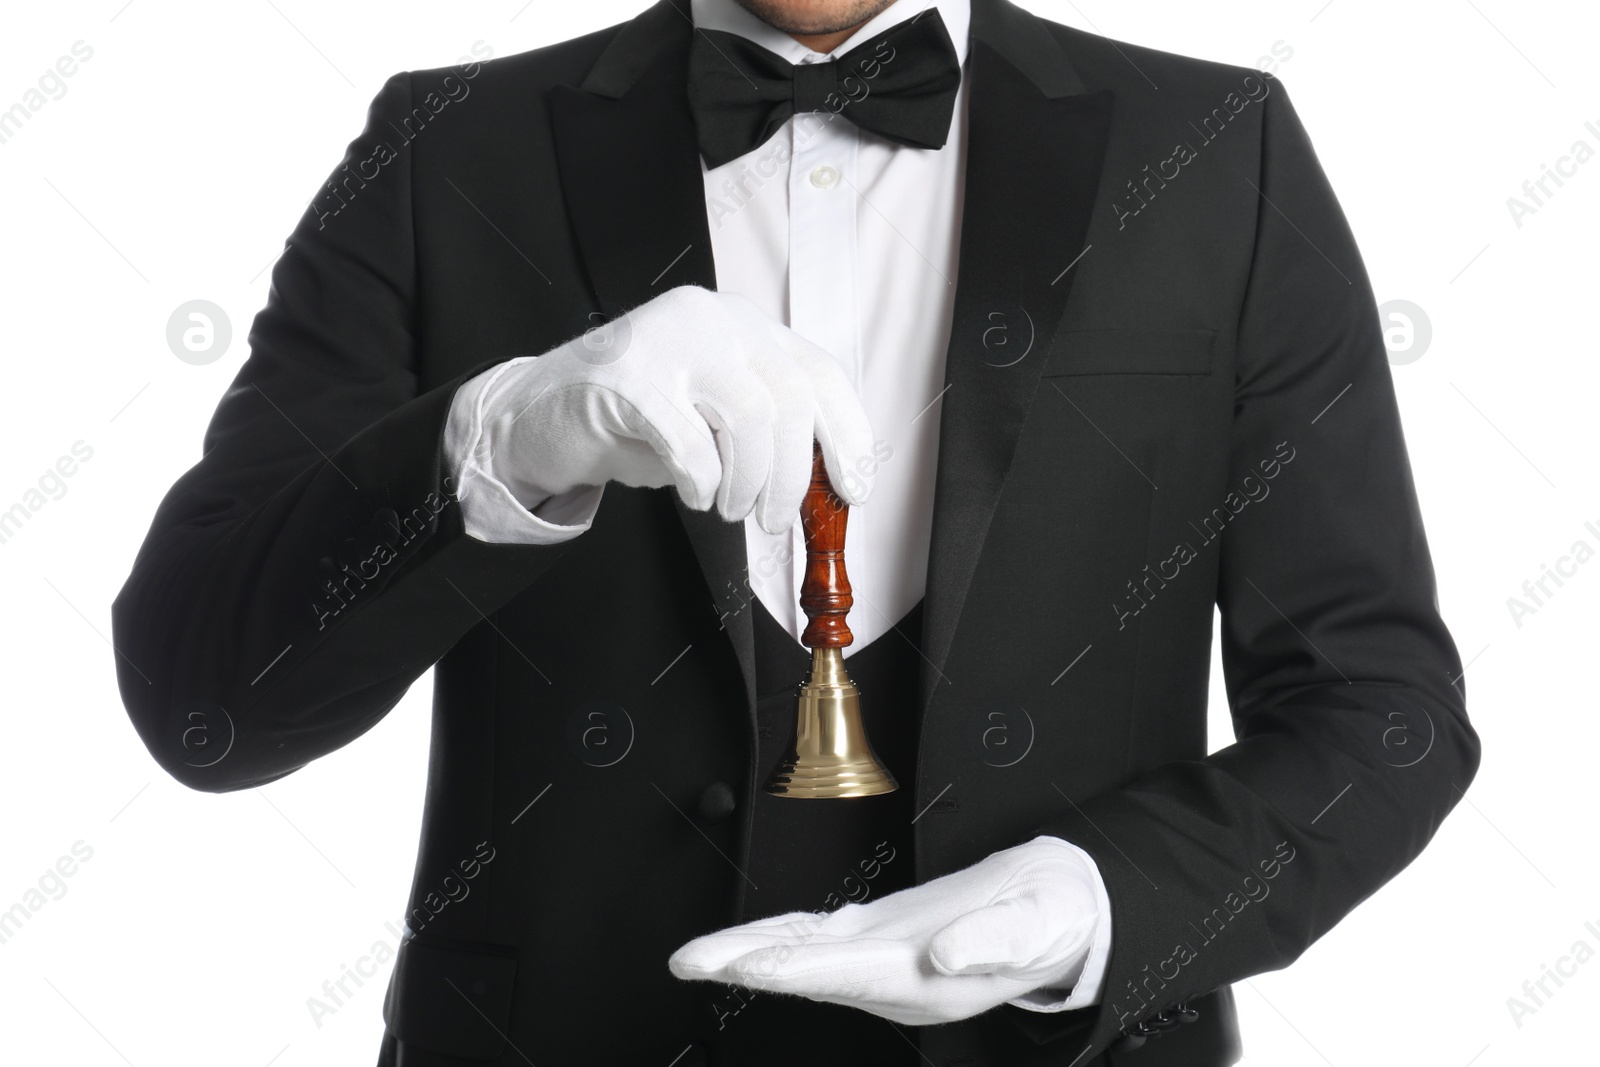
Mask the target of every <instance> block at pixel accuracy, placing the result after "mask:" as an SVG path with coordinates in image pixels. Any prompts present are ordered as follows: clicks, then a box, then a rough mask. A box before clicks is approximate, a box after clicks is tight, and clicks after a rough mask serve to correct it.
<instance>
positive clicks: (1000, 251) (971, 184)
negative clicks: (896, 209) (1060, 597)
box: [922, 0, 1111, 707]
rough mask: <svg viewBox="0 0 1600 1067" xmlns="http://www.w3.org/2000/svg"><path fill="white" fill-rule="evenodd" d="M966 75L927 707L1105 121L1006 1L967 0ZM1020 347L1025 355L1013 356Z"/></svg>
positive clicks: (1082, 218)
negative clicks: (1006, 339) (1027, 346)
mask: <svg viewBox="0 0 1600 1067" xmlns="http://www.w3.org/2000/svg"><path fill="white" fill-rule="evenodd" d="M967 76H968V77H970V78H971V96H970V99H969V102H968V109H969V110H968V142H967V172H966V194H965V207H964V209H963V221H962V234H961V250H960V259H959V266H958V273H957V281H956V299H955V310H954V315H953V319H952V327H951V336H950V347H949V351H948V354H947V358H946V370H945V381H946V384H947V386H948V391H947V392H946V393H945V394H944V400H943V410H942V412H941V416H940V432H939V459H938V471H937V475H936V481H935V490H934V515H933V539H932V544H931V546H930V553H929V564H928V587H927V595H926V606H925V609H924V619H925V621H924V630H923V645H924V652H925V654H926V657H927V663H926V664H925V666H924V669H923V686H922V694H923V700H924V707H926V706H927V702H928V701H930V700H931V699H932V695H933V691H934V689H935V687H936V686H937V684H938V683H939V682H940V681H945V680H947V679H945V678H944V676H943V673H942V672H943V668H944V665H945V662H946V661H947V659H948V657H949V654H950V648H951V644H952V642H953V641H954V638H955V633H956V628H957V624H958V621H959V619H960V615H961V608H962V605H963V603H964V602H965V600H966V595H967V590H968V588H969V586H970V585H971V582H972V576H973V572H974V571H975V570H976V568H977V564H978V558H979V555H980V553H981V551H982V549H983V543H984V539H985V536H986V534H987V532H988V529H989V522H990V520H991V518H992V517H993V515H994V510H995V506H996V504H997V503H998V501H999V498H1000V493H1001V489H1002V488H1003V486H1004V484H1005V479H1006V474H1007V472H1008V471H1009V470H1010V467H1011V460H1012V456H1013V454H1014V452H1015V449H1016V443H1017V438H1018V436H1019V434H1020V433H1021V431H1022V424H1023V421H1024V419H1025V418H1026V417H1027V413H1028V407H1029V405H1030V404H1031V403H1032V401H1033V396H1034V393H1035V391H1036V389H1037V387H1038V385H1039V377H1040V372H1041V370H1042V368H1043V367H1044V365H1045V356H1046V354H1047V352H1046V350H1047V348H1048V345H1049V340H1050V338H1051V336H1052V334H1053V333H1054V331H1055V328H1056V324H1057V323H1058V321H1059V320H1060V318H1061V315H1062V311H1063V309H1064V308H1065V307H1066V303H1067V296H1068V294H1069V293H1070V292H1071V289H1072V281H1073V278H1074V277H1075V273H1076V264H1077V261H1078V259H1079V257H1080V256H1082V255H1083V254H1084V252H1085V247H1084V238H1085V234H1086V232H1087V231H1088V228H1089V219H1090V216H1091V213H1092V210H1093V208H1094V204H1095V196H1096V192H1097V189H1098V186H1099V180H1100V170H1101V165H1102V162H1103V159H1104V156H1105V147H1106V137H1107V132H1108V129H1109V126H1110V115H1111V94H1110V93H1109V92H1095V93H1091V92H1089V91H1088V90H1087V89H1086V88H1085V86H1084V85H1083V83H1082V82H1081V81H1080V80H1079V78H1078V76H1077V75H1076V74H1075V73H1074V72H1073V69H1072V67H1071V65H1070V64H1069V63H1068V61H1067V59H1066V56H1065V55H1064V54H1063V53H1062V51H1061V48H1060V46H1059V45H1058V44H1057V43H1056V40H1055V37H1054V36H1053V35H1052V33H1051V31H1050V29H1049V28H1048V27H1047V26H1046V25H1045V24H1044V23H1043V22H1041V21H1040V20H1039V19H1037V18H1035V17H1034V16H1032V15H1030V14H1027V13H1026V12H1024V11H1022V10H1020V9H1019V8H1016V7H1014V6H1012V5H1011V4H1010V3H1007V2H1006V0H974V2H973V5H972V31H971V46H970V51H969V54H968V61H967ZM997 329H999V330H1004V331H1006V332H1008V333H1009V334H1010V343H1009V344H1008V345H1006V346H1005V347H997V346H995V345H993V344H992V339H993V338H994V337H995V336H996V332H995V331H996V330H997ZM1023 338H1026V339H1027V340H1028V341H1029V342H1030V343H1031V344H1032V346H1033V350H1032V351H1031V352H1030V353H1029V354H1028V355H1027V356H1026V357H1024V358H1022V359H1020V360H1019V359H1017V356H1016V353H1017V352H1018V350H1019V349H1022V348H1023V347H1024V346H1023V345H1022V344H1020V343H1019V342H1020V341H1021V340H1022V339H1023ZM986 339H988V340H989V342H990V343H986Z"/></svg>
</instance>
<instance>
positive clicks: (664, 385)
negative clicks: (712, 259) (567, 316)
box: [445, 285, 872, 544]
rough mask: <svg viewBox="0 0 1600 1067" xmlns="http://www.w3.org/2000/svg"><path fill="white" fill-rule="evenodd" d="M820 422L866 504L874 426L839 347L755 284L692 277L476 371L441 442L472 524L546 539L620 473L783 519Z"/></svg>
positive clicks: (771, 521)
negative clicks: (864, 465) (788, 314)
mask: <svg viewBox="0 0 1600 1067" xmlns="http://www.w3.org/2000/svg"><path fill="white" fill-rule="evenodd" d="M813 437H815V438H816V440H817V441H818V442H820V443H821V445H822V454H823V458H824V461H825V462H826V464H827V468H828V474H829V477H830V480H831V481H832V482H833V485H834V487H835V490H836V491H838V493H839V495H840V496H841V497H843V498H844V499H845V500H846V501H847V502H848V503H850V504H860V503H862V502H863V501H864V500H865V499H866V495H867V490H868V488H869V486H868V485H867V483H866V481H865V480H864V479H861V478H858V477H855V476H854V470H855V468H856V464H857V463H858V462H860V461H861V460H862V458H863V457H867V456H869V455H870V454H871V452H872V430H871V427H870V425H869V424H868V422H867V414H866V411H865V410H864V409H863V408H862V406H861V401H860V400H859V398H858V397H857V396H856V393H855V389H854V387H853V386H852V385H851V384H850V381H849V379H848V378H847V377H846V376H845V373H844V370H843V369H842V368H841V367H840V366H839V363H838V361H837V360H835V359H834V358H833V357H832V356H831V355H829V354H828V353H827V352H826V351H825V350H823V349H821V348H819V347H817V346H816V345H814V344H812V343H811V342H809V341H807V340H805V339H804V338H802V337H801V336H800V335H799V334H797V333H795V332H794V331H793V330H790V329H789V328H788V327H786V326H784V325H782V324H781V323H778V322H776V321H774V320H772V319H771V318H769V317H768V316H766V315H765V314H763V313H762V312H761V311H759V310H758V309H757V308H756V306H755V305H754V304H752V303H751V302H750V301H749V300H747V299H746V298H744V297H742V296H739V295H737V294H733V293H717V292H712V291H710V290H707V289H701V288H698V287H696V286H687V285H686V286H681V287H679V288H677V289H672V290H669V291H667V292H665V293H663V294H661V295H660V296H658V297H656V298H655V299H653V300H651V301H650V302H649V303H647V304H644V305H642V306H640V307H638V308H635V309H634V310H633V311H631V312H628V313H627V314H626V315H624V316H622V317H621V318H619V319H618V320H615V321H613V322H612V323H609V324H608V325H606V326H604V327H602V328H600V329H599V330H595V331H591V332H590V333H588V334H585V335H584V336H582V337H579V338H576V339H574V340H573V341H571V342H569V343H567V344H565V345H563V346H561V347H560V348H557V349H553V350H552V351H550V352H548V353H545V354H544V355H542V356H537V357H529V356H524V357H521V358H518V359H512V360H508V361H506V362H505V363H501V364H498V365H497V366H495V367H493V368H491V369H490V370H488V371H485V372H484V373H483V374H480V375H478V376H477V377H475V378H473V379H472V380H470V381H468V382H467V383H466V384H464V385H463V386H462V387H461V388H460V389H459V390H458V391H457V393H456V396H455V399H454V401H453V403H452V405H451V410H450V416H449V419H448V420H447V422H446V427H445V451H446V453H447V456H448V458H449V460H450V461H451V462H452V465H453V466H454V468H455V470H456V472H457V482H458V485H459V488H458V492H457V496H458V498H459V499H460V501H461V507H462V517H463V520H464V521H465V524H466V529H467V533H469V534H470V535H472V536H474V537H477V538H478V539H480V540H485V541H515V542H520V543H532V544H549V543H554V542H557V541H563V540H567V539H568V538H570V537H574V536H576V535H577V534H579V533H581V532H582V531H583V530H585V529H587V528H588V525H589V521H590V520H591V519H592V518H593V516H594V511H595V509H596V508H597V507H598V505H599V498H600V492H601V487H603V486H604V485H605V483H606V482H610V481H616V482H621V483H623V484H624V485H633V486H651V487H659V486H666V485H673V486H676V487H677V490H678V494H679V495H680V496H681V497H682V498H683V501H684V503H685V504H687V505H688V506H689V507H691V508H694V509H696V510H699V511H705V510H708V509H710V508H711V507H712V506H713V505H715V506H716V508H717V511H718V513H719V514H721V515H722V517H723V518H725V519H727V520H729V521H730V522H732V521H737V520H740V519H743V518H745V517H746V516H747V515H750V514H752V513H754V515H755V517H756V521H757V522H758V523H760V525H761V527H762V529H764V530H767V531H769V532H771V533H780V532H782V531H784V530H787V529H789V528H790V527H791V526H793V525H794V522H795V520H796V518H797V517H798V515H799V513H800V504H801V500H802V498H803V497H804V496H805V491H806V486H807V485H808V484H809V482H810V480H811V442H812V438H813ZM533 509H537V514H536V513H534V510H533Z"/></svg>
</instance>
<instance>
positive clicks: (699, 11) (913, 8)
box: [689, 0, 972, 65]
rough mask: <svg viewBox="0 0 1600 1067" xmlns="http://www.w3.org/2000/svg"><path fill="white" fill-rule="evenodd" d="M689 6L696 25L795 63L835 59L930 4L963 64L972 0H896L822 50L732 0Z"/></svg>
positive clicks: (693, 1)
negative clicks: (832, 46) (840, 41)
mask: <svg viewBox="0 0 1600 1067" xmlns="http://www.w3.org/2000/svg"><path fill="white" fill-rule="evenodd" d="M689 6H690V10H691V12H692V13H693V16H694V24H695V28H696V29H702V30H724V31H726V32H728V33H736V34H738V35H739V36H740V37H743V38H745V39H746V40H748V41H750V42H751V43H752V44H756V45H759V46H760V47H762V48H765V49H766V50H767V51H769V52H771V53H773V54H774V55H777V56H778V57H779V58H781V59H784V60H787V61H788V62H790V63H794V64H796V65H799V64H801V63H819V62H821V61H823V60H825V59H837V58H839V57H840V56H842V55H844V54H846V53H847V52H849V51H850V50H851V49H852V48H854V47H855V46H856V45H858V44H861V43H862V42H864V41H868V40H871V39H872V38H873V37H876V36H877V35H878V34H880V33H882V32H883V31H884V30H887V29H889V28H890V27H891V26H898V25H899V24H900V23H902V22H906V21H908V20H910V19H913V18H915V17H916V16H917V15H920V14H921V13H922V12H924V11H927V10H928V9H929V8H937V9H938V11H939V17H940V18H941V19H943V20H944V25H945V29H947V30H949V31H950V42H951V43H952V44H954V45H955V48H956V62H957V63H958V64H963V63H965V62H966V59H967V29H968V27H969V26H970V24H971V22H972V2H971V0H895V2H894V3H892V4H890V5H889V6H888V7H886V8H884V9H883V10H882V11H880V12H878V14H877V16H876V17H875V18H873V19H872V21H870V22H868V23H867V24H866V25H865V26H862V27H861V28H860V29H859V30H857V31H856V32H855V33H853V34H851V36H850V39H849V40H847V41H845V42H844V43H843V44H841V45H840V46H839V47H838V48H835V49H834V50H833V51H832V52H828V53H822V52H814V51H812V50H811V49H809V48H807V47H806V46H805V45H803V44H801V43H800V42H799V41H797V40H795V39H794V38H793V37H790V36H789V35H788V34H787V33H784V32H783V31H782V30H779V29H776V28H774V27H772V26H769V25H768V24H767V23H765V22H762V21H761V20H760V19H758V18H756V17H755V16H754V15H752V14H751V13H750V12H748V11H746V10H745V9H744V8H742V7H740V6H739V5H738V4H737V3H735V2H734V0H690V5H689Z"/></svg>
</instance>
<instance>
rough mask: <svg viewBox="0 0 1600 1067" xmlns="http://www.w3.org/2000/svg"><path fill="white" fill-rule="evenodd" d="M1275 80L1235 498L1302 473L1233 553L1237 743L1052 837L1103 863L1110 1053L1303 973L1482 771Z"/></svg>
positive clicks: (1363, 333) (1248, 304)
mask: <svg viewBox="0 0 1600 1067" xmlns="http://www.w3.org/2000/svg"><path fill="white" fill-rule="evenodd" d="M1271 84H1272V85H1273V88H1274V91H1273V92H1272V93H1271V95H1269V96H1268V97H1267V98H1266V99H1265V100H1264V102H1263V106H1264V113H1263V117H1262V119H1261V122H1262V131H1263V132H1262V144H1261V155H1260V173H1259V174H1251V175H1241V176H1240V180H1250V181H1252V182H1253V183H1254V184H1255V185H1256V186H1257V187H1258V191H1259V193H1260V194H1261V195H1260V196H1259V198H1258V216H1257V228H1256V240H1255V249H1254V259H1253V262H1252V265H1251V271H1250V278H1249V282H1248V286H1247V289H1246V293H1245V297H1244V300H1243V306H1242V307H1241V309H1240V319H1239V329H1238V353H1237V355H1238V359H1237V365H1236V381H1235V389H1236V393H1235V402H1234V425H1233V436H1232V444H1231V459H1230V464H1231V475H1230V480H1229V485H1231V486H1238V485H1240V484H1241V483H1242V482H1244V479H1246V478H1247V477H1249V476H1254V477H1255V479H1256V482H1259V481H1260V480H1261V478H1262V476H1263V475H1266V476H1267V477H1272V475H1273V474H1274V473H1277V472H1274V471H1272V470H1271V466H1270V465H1271V464H1274V463H1277V464H1281V463H1283V462H1284V461H1285V459H1288V460H1290V461H1291V462H1292V467H1289V468H1288V469H1284V470H1282V471H1281V476H1280V477H1276V478H1275V480H1273V481H1272V490H1271V495H1270V497H1268V498H1265V499H1262V500H1260V501H1259V502H1256V503H1254V504H1252V506H1250V507H1248V508H1243V509H1242V510H1240V511H1239V513H1238V515H1237V517H1236V518H1235V519H1234V520H1233V522H1232V524H1231V525H1230V526H1229V528H1228V529H1227V532H1226V533H1225V534H1223V535H1222V541H1221V559H1220V568H1221V569H1220V576H1219V579H1218V589H1217V603H1218V606H1219V608H1220V611H1221V616H1222V659H1223V666H1224V671H1225V677H1226V682H1227V690H1228V698H1229V706H1230V711H1231V713H1232V717H1233V721H1234V728H1235V735H1236V743H1235V744H1233V745H1231V746H1228V747H1226V748H1224V749H1221V750H1220V751H1218V752H1216V753H1214V754H1212V755H1211V756H1209V757H1207V758H1205V759H1201V760H1195V761H1189V762H1181V763H1173V764H1169V765H1165V766H1162V767H1159V768H1157V769H1155V770H1154V771H1152V772H1150V773H1148V774H1146V775H1144V776H1142V777H1141V778H1139V779H1137V780H1135V781H1134V782H1132V783H1131V784H1129V785H1127V786H1126V787H1124V788H1120V789H1117V790H1115V791H1112V792H1110V793H1108V794H1103V795H1100V796H1097V797H1093V798H1090V799H1088V800H1085V801H1083V802H1082V803H1081V804H1080V805H1077V806H1075V807H1069V809H1068V810H1067V811H1066V812H1065V813H1064V814H1063V816H1062V817H1061V818H1059V819H1057V820H1055V821H1054V823H1053V825H1051V826H1048V827H1047V828H1046V832H1049V833H1054V834H1056V835H1057V836H1060V837H1063V838H1065V839H1067V840H1069V841H1072V842H1075V843H1076V844H1078V845H1080V846H1082V847H1083V848H1084V849H1085V850H1087V851H1088V852H1090V853H1091V854H1092V855H1093V856H1094V858H1095V861H1096V862H1097V864H1098V865H1099V868H1100V870H1101V872H1102V874H1103V875H1104V877H1105V880H1106V883H1107V887H1108V890H1109V893H1110V898H1111V904H1112V913H1113V929H1114V932H1115V936H1114V938H1113V945H1112V955H1111V961H1110V965H1109V969H1108V973H1107V976H1106V983H1105V991H1104V1000H1103V1003H1102V1005H1101V1006H1100V1008H1099V1009H1098V1012H1097V1014H1096V1016H1095V1018H1094V1024H1093V1026H1092V1027H1091V1028H1090V1045H1091V1048H1093V1049H1095V1050H1096V1051H1098V1050H1099V1049H1101V1048H1104V1047H1106V1046H1107V1045H1108V1044H1109V1043H1111V1042H1112V1041H1113V1040H1114V1039H1116V1038H1117V1035H1118V1032H1119V1031H1123V1032H1126V1033H1129V1034H1131V1035H1137V1034H1138V1033H1139V1024H1140V1023H1141V1022H1147V1023H1148V1022H1149V1021H1150V1020H1152V1019H1155V1020H1156V1022H1158V1023H1161V1022H1162V1020H1160V1019H1159V1018H1158V1017H1159V1016H1161V1015H1162V1014H1163V1013H1166V1014H1167V1020H1166V1021H1173V1020H1175V1018H1176V1016H1175V1015H1173V1014H1172V1011H1171V1009H1173V1008H1174V1007H1175V1006H1176V1005H1177V1004H1179V1003H1180V1002H1183V1001H1185V1000H1187V999H1190V998H1194V997H1197V996H1200V995H1202V994H1205V993H1207V992H1210V991H1212V990H1214V989H1217V988H1219V987H1222V986H1225V985H1227V984H1228V983H1230V982H1235V981H1238V980H1240V979H1243V978H1246V977H1249V976H1251V975H1254V974H1257V973H1260V972H1262V971H1270V970H1274V969H1277V968H1281V967H1284V966H1287V965H1288V964H1290V963H1291V962H1293V961H1294V960H1295V959H1296V958H1298V957H1299V955H1300V954H1301V953H1302V952H1304V951H1305V950H1306V948H1307V947H1308V946H1310V945H1311V943H1312V942H1313V941H1315V940H1316V939H1317V938H1318V937H1320V936H1322V934H1324V933H1325V932H1327V931H1328V930H1329V929H1330V928H1331V927H1332V926H1333V925H1334V924H1335V923H1337V922H1338V921H1339V920H1340V919H1341V918H1343V917H1344V916H1345V915H1346V914H1347V913H1348V912H1349V911H1350V910H1351V909H1352V908H1354V907H1355V906H1356V905H1357V904H1359V903H1360V902H1361V901H1362V900H1364V899H1365V898H1366V897H1367V896H1369V895H1370V894H1372V893H1373V892H1374V891H1376V890H1377V889H1378V888H1379V887H1380V886H1382V885H1383V884H1384V883H1385V882H1387V881H1388V880H1389V879H1391V878H1393V877H1394V876H1395V875H1396V874H1398V873H1399V872H1400V871H1401V870H1402V869H1403V868H1404V867H1405V866H1406V865H1407V864H1408V863H1410V862H1411V861H1412V860H1413V859H1414V858H1415V857H1416V856H1417V854H1418V853H1419V852H1420V851H1421V850H1422V849H1423V847H1424V846H1425V845H1426V844H1427V843H1428V841H1429V840H1430V839H1431V838H1432V836H1433V834H1434V832H1435V831H1436V830H1437V829H1438V827H1439V824H1440V822H1441V821H1442V820H1443V819H1444V817H1445V815H1446V814H1447V813H1448V812H1449V811H1450V810H1451V808H1452V807H1453V806H1454V805H1455V803H1456V801H1457V800H1458V799H1459V798H1460V796H1461V793H1462V791H1463V790H1465V789H1466V787H1467V785H1468V783H1469V782H1470V781H1471V780H1472V778H1473V775H1474V774H1475V772H1476V770H1477V766H1478V758H1479V746H1478V739H1477V735H1476V734H1475V733H1474V731H1473V729H1472V727H1471V726H1470V724H1469V723H1468V721H1467V714H1466V709H1465V702H1464V697H1463V691H1462V688H1461V674H1462V668H1461V664H1460V662H1459V659H1458V657H1457V654H1456V650H1455V647H1454V645H1453V643H1452V641H1451V638H1450V635H1449V633H1448V632H1447V630H1446V629H1445V625H1444V623H1443V622H1442V621H1441V619H1440V616H1439V611H1438V605H1437V601H1436V596H1435V589H1434V576H1433V566H1432V562H1431V560H1430V558H1429V554H1428V546H1427V542H1426V539H1425V537H1424V533H1423V527H1422V519H1421V516H1420V514H1419V513H1418V509H1417V501H1416V495H1415V491H1414V489H1413V486H1412V480H1411V472H1410V467H1409V464H1408V461H1407V457H1406V449H1405V442H1404V440H1403V438H1402V436H1401V429H1400V418H1399V414H1398V411H1397V408H1396V403H1395V395H1394V388H1393V383H1392V381H1391V378H1390V374H1389V368H1388V364H1387V361H1386V353H1385V348H1384V343H1383V338H1382V334H1381V327H1380V323H1379V321H1378V316H1377V314H1376V312H1375V309H1374V301H1373V297H1372V292H1371V288H1370V285H1369V283H1368V280H1367V277H1366V274H1365V272H1364V269H1363V267H1362V264H1361V260H1360V254H1359V252H1358V251H1357V248H1356V244H1355V241H1354V238H1353V237H1352V234H1351V232H1350V229H1349V226H1348V224H1347V223H1346V221H1345V219H1344V216H1343V213H1342V212H1341V211H1340V208H1339V205H1338V202H1337V200H1336V199H1335V197H1334V194H1333V191H1332V189H1331V188H1330V187H1329V185H1328V182H1327V180H1326V178H1325V177H1324V175H1323V173H1322V169H1321V167H1320V165H1319V164H1318V162H1317V159H1316V155H1315V153H1314V152H1313V150H1312V147H1311V144H1310V142H1309V140H1308V139H1307V136H1306V133H1305V131H1304V129H1303V128H1302V126H1301V124H1300V121H1299V119H1298V118H1297V117H1296V115H1295V113H1294V110H1293V108H1292V106H1291V105H1290V103H1289V100H1288V98H1287V95H1286V94H1285V93H1284V91H1283V89H1282V86H1281V85H1280V84H1278V83H1276V82H1272V83H1271ZM1246 484H1255V483H1246ZM1079 1032H1080V1033H1081V1032H1082V1031H1081V1030H1080V1031H1079Z"/></svg>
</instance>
